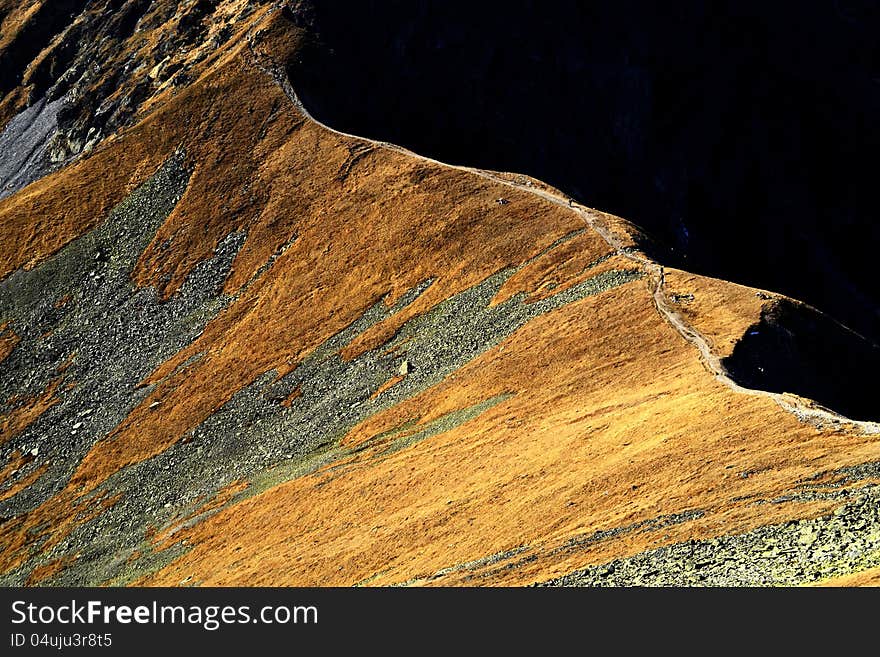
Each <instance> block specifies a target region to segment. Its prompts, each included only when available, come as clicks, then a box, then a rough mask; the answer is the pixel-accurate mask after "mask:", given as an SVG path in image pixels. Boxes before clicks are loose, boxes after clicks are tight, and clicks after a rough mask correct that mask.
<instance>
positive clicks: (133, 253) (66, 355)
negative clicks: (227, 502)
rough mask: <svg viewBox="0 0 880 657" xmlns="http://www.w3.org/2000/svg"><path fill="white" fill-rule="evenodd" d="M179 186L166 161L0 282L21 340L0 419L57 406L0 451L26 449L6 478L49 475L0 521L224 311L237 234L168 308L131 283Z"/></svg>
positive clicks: (176, 171)
mask: <svg viewBox="0 0 880 657" xmlns="http://www.w3.org/2000/svg"><path fill="white" fill-rule="evenodd" d="M188 179H189V172H188V171H187V170H186V169H185V168H184V165H183V154H182V153H178V154H176V155H175V156H174V157H172V158H171V160H170V161H169V162H167V163H166V164H165V165H163V167H162V168H161V169H160V170H159V171H158V172H157V173H156V174H155V175H154V176H153V177H152V178H151V179H150V180H149V181H148V182H146V183H145V184H144V185H142V186H141V187H140V188H139V189H138V190H136V191H135V192H133V193H132V194H131V195H130V196H129V197H128V198H127V199H126V200H125V201H123V202H122V203H121V204H120V205H119V206H117V207H116V208H115V209H114V210H113V211H112V212H111V213H110V215H109V216H108V218H107V220H105V221H104V222H103V223H102V224H101V225H100V226H98V227H97V228H95V229H94V230H92V231H91V232H89V233H87V234H85V235H83V236H81V237H79V238H78V239H76V240H74V241H73V242H71V243H70V244H68V245H67V246H65V247H64V248H63V249H61V250H60V251H59V252H58V253H57V254H55V255H54V256H52V257H51V258H49V259H48V260H46V261H45V262H43V263H42V264H40V265H39V266H37V267H36V268H34V269H33V270H30V271H24V270H19V271H16V272H14V273H13V274H11V275H10V276H8V277H7V278H6V279H5V280H3V281H2V282H0V323H2V322H3V321H7V320H8V321H9V322H10V328H11V329H12V330H13V331H14V332H15V333H16V334H17V335H18V336H19V337H20V338H21V341H20V342H19V343H18V344H17V345H16V347H15V349H14V350H13V351H12V353H11V354H10V355H9V356H8V357H7V358H6V359H4V360H3V361H2V362H0V413H4V414H6V413H9V412H11V411H12V410H14V409H15V408H17V407H19V406H21V405H23V404H27V403H29V401H28V398H30V397H33V396H36V395H39V394H40V393H41V392H43V391H44V390H45V389H46V387H47V386H48V385H49V384H50V382H52V381H53V380H58V379H60V380H61V383H60V385H59V386H58V388H57V390H56V392H55V396H56V397H57V399H58V403H57V404H55V405H54V406H53V407H51V408H50V409H49V410H47V411H46V412H45V413H43V414H42V415H41V416H40V417H39V418H38V419H37V420H36V421H34V422H33V423H32V424H31V425H30V426H29V427H27V428H26V429H25V430H24V431H23V432H22V433H21V434H20V435H18V436H16V437H14V438H12V439H11V440H9V441H8V442H7V443H6V444H5V445H4V446H3V448H2V455H3V456H4V457H6V458H9V457H10V455H11V454H12V452H13V451H15V450H19V451H21V452H22V453H27V452H30V451H32V450H34V449H37V450H38V456H37V457H36V458H35V459H34V460H33V462H32V463H30V464H29V465H28V466H26V467H24V468H22V469H21V470H20V471H19V472H18V473H17V474H16V477H15V478H16V479H20V478H23V477H25V476H27V475H28V474H30V473H31V472H32V471H33V470H34V469H36V468H37V467H39V466H41V465H43V464H48V465H49V469H48V471H47V472H46V474H44V475H43V476H42V477H40V479H39V480H38V481H37V482H36V483H35V484H34V485H32V486H30V487H29V488H27V489H26V490H24V491H22V492H20V493H19V494H17V495H15V496H14V497H12V498H10V499H8V500H5V501H3V502H0V516H2V517H13V516H17V515H19V514H21V513H24V512H27V511H28V510H30V509H33V508H34V507H36V506H37V505H39V504H40V503H42V502H43V501H45V500H46V499H47V498H48V497H50V496H51V495H53V494H54V493H55V492H57V491H58V490H59V489H60V488H62V487H63V486H64V485H65V483H66V482H67V480H68V479H69V478H70V476H71V474H72V473H73V471H74V470H75V468H76V467H77V465H78V463H79V462H80V461H81V459H82V458H83V456H84V455H85V454H86V453H87V452H88V451H89V449H91V447H92V446H93V445H94V443H95V442H96V441H98V440H100V439H102V438H105V437H106V436H107V435H108V434H109V433H110V432H111V431H112V430H113V429H114V428H115V427H116V426H117V425H118V424H119V423H120V422H121V421H122V420H123V419H124V418H125V417H126V416H127V415H128V414H129V413H130V412H131V410H132V409H133V408H134V407H136V406H137V405H138V404H139V403H140V402H141V401H142V400H143V398H144V397H145V396H146V395H147V394H148V393H149V392H150V388H148V387H141V388H138V387H137V385H138V383H139V382H140V381H141V380H142V379H143V378H145V377H146V376H147V375H149V374H150V373H151V372H152V371H153V370H154V369H155V368H156V367H157V366H158V365H159V364H161V363H162V362H163V361H165V360H166V359H167V358H169V357H170V356H172V355H173V354H174V353H176V352H177V351H179V350H180V349H181V348H183V347H184V346H186V345H187V344H189V343H191V342H192V341H193V340H194V339H195V338H196V337H197V336H198V335H199V334H200V333H201V332H202V330H203V329H204V326H205V324H206V323H207V321H208V320H209V319H210V318H212V317H214V316H215V315H216V314H217V312H218V311H219V310H220V309H221V308H222V307H223V306H224V304H225V303H226V302H227V300H225V299H223V298H221V297H220V296H219V291H220V288H221V285H222V283H223V281H224V279H225V278H226V275H227V273H228V271H229V268H230V266H231V263H232V259H233V258H234V256H235V254H236V253H237V251H238V249H239V248H240V246H241V244H242V242H243V238H244V235H239V234H233V235H230V236H229V237H227V238H226V240H224V241H223V242H221V243H220V244H219V245H218V247H217V249H216V252H215V254H214V257H213V258H212V259H210V260H208V261H206V262H203V263H201V264H200V265H198V266H197V267H196V268H195V270H194V271H193V272H192V274H191V275H190V276H189V277H188V278H187V280H186V281H185V283H184V285H183V286H182V287H181V289H180V290H179V291H178V292H177V293H176V294H175V295H174V296H173V297H172V298H171V299H169V300H168V301H160V300H159V298H158V296H157V293H156V291H155V290H154V289H152V288H147V289H136V288H135V287H134V285H133V284H132V282H131V278H130V277H131V272H132V269H133V268H134V265H135V264H136V262H137V260H138V258H139V256H140V255H141V253H142V252H143V251H144V249H145V248H146V246H147V245H148V244H149V242H150V241H151V240H152V239H153V237H154V236H155V232H156V230H157V229H158V227H159V226H160V225H161V224H162V222H163V221H164V220H165V218H166V217H167V216H168V214H169V213H170V211H171V210H172V209H173V208H174V206H175V204H176V203H177V202H178V200H179V199H180V197H181V195H182V194H183V192H184V190H185V188H186V185H187V182H188ZM61 370H63V372H62V371H61Z"/></svg>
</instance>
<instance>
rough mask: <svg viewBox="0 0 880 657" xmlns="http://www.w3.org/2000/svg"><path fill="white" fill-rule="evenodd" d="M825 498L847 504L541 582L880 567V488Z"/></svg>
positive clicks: (714, 582)
mask: <svg viewBox="0 0 880 657" xmlns="http://www.w3.org/2000/svg"><path fill="white" fill-rule="evenodd" d="M818 495H819V494H818V493H813V494H811V497H810V499H813V498H816V497H818ZM825 499H836V500H841V501H843V502H844V503H843V504H842V505H841V506H840V507H838V508H837V509H835V510H834V511H833V512H831V513H828V514H826V515H824V516H821V517H819V518H814V519H804V520H795V521H790V522H786V523H781V524H776V525H769V526H766V527H760V528H758V529H756V530H753V531H750V532H747V533H744V534H739V535H735V536H721V537H718V538H713V539H710V540H705V541H695V540H691V541H687V542H685V543H678V544H675V545H670V546H667V547H662V548H659V549H657V550H650V551H648V552H643V553H641V554H637V555H634V556H632V557H628V558H625V559H616V560H614V561H610V562H608V563H605V564H601V565H596V566H590V567H588V568H585V569H583V570H578V571H575V572H573V573H570V574H568V575H565V576H563V577H560V578H557V579H553V580H550V581H548V582H544V583H542V584H539V586H793V585H797V584H803V583H808V582H815V581H818V580H821V579H825V578H828V577H835V576H838V575H846V574H849V573H853V572H858V571H860V570H865V569H868V568H874V567H877V566H880V486H876V485H874V484H868V485H866V486H864V487H861V488H856V489H853V490H847V489H844V490H838V491H833V492H830V493H827V494H826V496H825Z"/></svg>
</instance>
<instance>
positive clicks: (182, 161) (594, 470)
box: [0, 0, 880, 585]
mask: <svg viewBox="0 0 880 657" xmlns="http://www.w3.org/2000/svg"><path fill="white" fill-rule="evenodd" d="M135 4H136V3H134V2H132V1H131V0H129V2H123V3H115V5H116V6H115V7H112V8H111V7H110V5H108V6H107V7H105V8H104V11H105V15H114V14H112V13H110V11H111V9H114V10H116V11H122V12H126V11H133V10H134V9H133V8H134V6H135ZM6 6H7V5H4V7H6ZM8 6H10V7H12V5H11V3H8ZM38 6H41V5H40V3H19V4H16V5H15V6H14V7H12V9H10V10H9V12H8V13H6V15H5V19H4V23H3V25H4V28H3V34H4V38H7V37H6V35H7V34H8V32H7V27H6V26H7V24H10V22H11V24H13V25H18V23H16V22H14V21H12V18H13V17H15V16H18V15H19V14H20V13H22V12H28V11H36V9H34V8H35V7H38ZM89 7H91V5H90V6H89ZM89 11H95V12H97V13H96V14H95V16H98V17H99V16H100V12H98V10H97V9H95V8H94V7H91V9H90V8H88V7H87V8H85V9H83V13H80V14H77V18H76V19H75V22H74V24H79V23H81V22H87V21H88V19H89V14H88V12H89ZM94 20H95V24H96V25H98V24H100V25H104V24H105V22H104V20H103V19H99V18H95V19H94ZM298 23H302V21H299V20H298V19H297V14H296V12H295V11H293V10H291V9H290V8H282V7H281V6H275V4H270V3H246V2H219V3H205V2H195V3H187V4H185V5H181V6H180V7H178V8H177V10H176V11H175V3H152V4H151V5H150V9H149V10H148V11H147V13H145V14H144V15H143V17H141V18H140V19H138V20H137V21H135V22H134V27H132V28H131V29H132V30H133V31H132V33H131V34H130V35H129V36H128V37H125V38H124V39H122V40H121V43H122V44H123V45H124V46H125V47H124V48H123V49H122V50H121V51H120V53H119V55H118V56H119V57H123V58H127V57H130V58H131V60H132V63H133V65H132V66H131V67H130V68H131V70H134V71H135V73H134V74H132V75H131V76H128V77H127V76H126V75H122V76H121V79H120V80H117V81H116V82H114V84H113V85H111V86H112V87H113V91H112V92H111V93H110V94H109V95H108V96H107V98H118V97H120V96H121V95H124V93H125V90H126V89H128V88H129V87H130V88H131V89H134V88H136V87H137V85H138V84H140V83H139V82H138V81H137V80H139V77H138V76H139V75H141V74H143V73H145V72H149V71H152V70H154V69H155V66H157V65H158V64H155V63H154V62H155V60H156V58H157V57H159V55H160V54H161V53H158V52H155V51H153V50H151V48H152V46H151V45H150V44H154V45H155V44H160V43H162V37H163V35H166V34H172V33H173V34H175V35H178V38H180V35H184V37H186V38H187V39H190V40H191V41H192V48H193V52H198V53H200V54H199V55H198V56H193V57H192V58H191V59H187V58H186V57H185V58H184V59H185V63H182V64H181V68H180V69H178V71H185V72H186V76H187V77H186V80H185V81H181V83H180V85H179V86H174V85H171V84H166V83H165V82H163V81H161V76H159V77H157V78H156V79H155V80H158V81H155V80H154V82H150V83H149V84H148V85H147V86H145V87H142V91H141V92H140V93H139V94H135V96H128V97H130V98H132V97H136V99H137V101H138V102H137V103H136V105H137V107H136V108H134V107H133V106H132V104H131V103H129V105H127V106H128V107H130V108H131V109H132V111H130V112H128V111H127V112H126V113H123V114H124V115H120V117H119V122H118V123H116V124H113V123H112V122H111V123H109V124H104V126H103V127H102V128H101V129H100V130H101V133H102V134H101V135H99V136H98V137H96V138H95V142H94V143H93V144H92V145H91V146H90V147H89V148H88V149H85V148H83V149H81V150H79V151H78V152H76V153H72V154H71V153H68V154H67V155H65V156H64V158H61V159H60V160H58V161H56V162H54V163H52V162H50V163H49V165H51V166H50V168H52V167H57V170H55V171H54V172H53V173H50V174H48V175H44V174H45V170H44V169H38V168H34V169H33V170H32V171H31V173H33V176H30V177H34V178H35V179H34V181H33V182H31V183H30V184H28V185H27V186H24V187H23V188H21V189H18V190H12V191H14V193H11V194H10V195H9V196H8V197H6V198H5V199H3V200H2V201H0V225H2V227H3V236H4V237H3V245H2V250H0V253H2V260H0V271H2V276H3V279H2V282H0V325H2V327H3V328H2V331H3V333H2V335H0V340H2V341H0V356H2V360H0V403H2V407H0V409H2V413H3V417H2V420H0V422H2V424H0V426H2V439H0V440H2V452H0V453H2V455H3V458H4V465H3V469H2V483H0V487H2V488H0V498H2V500H0V516H2V518H3V522H2V524H0V544H2V546H3V550H2V556H0V570H2V572H3V579H2V581H3V582H5V583H8V584H24V583H27V584H129V583H144V584H170V585H178V584H187V585H189V584H205V585H217V584H227V585H261V584H264V585H265V584H275V585H279V584H285V585H286V584H293V585H313V584H314V585H353V584H371V585H388V584H401V583H408V584H424V583H435V584H444V585H446V584H487V585H499V584H529V583H536V582H547V581H550V582H551V583H563V584H568V583H623V584H626V583H634V582H637V581H640V580H639V578H640V577H643V576H644V573H645V572H653V571H658V570H659V571H660V573H661V575H660V576H658V577H659V579H657V580H655V581H658V582H661V583H662V582H663V579H662V573H663V567H664V566H663V564H666V565H667V567H671V566H670V564H674V563H676V562H675V561H674V560H672V559H669V558H666V557H664V558H661V559H657V558H655V557H656V555H657V550H659V549H667V550H672V551H676V553H677V552H680V551H685V552H686V554H691V553H692V552H693V551H694V550H699V549H701V548H700V546H704V545H714V544H711V543H699V541H711V540H713V539H715V540H726V541H732V542H733V544H734V547H732V548H731V549H730V550H727V551H724V550H717V549H710V550H705V552H706V556H705V557H704V558H703V561H705V563H703V562H702V561H701V563H703V565H702V566H701V567H700V568H699V569H696V570H694V571H692V572H691V571H687V570H686V569H682V568H675V570H674V572H675V573H676V575H675V576H676V577H678V578H680V579H679V581H682V582H684V583H706V582H708V583H737V584H750V583H772V582H782V583H794V582H799V581H813V580H816V579H819V578H822V577H825V576H832V575H841V574H846V573H851V572H856V571H860V570H863V569H866V568H870V567H874V566H876V565H877V561H878V555H880V545H878V541H880V539H878V536H880V533H878V531H877V529H878V518H877V517H876V514H872V512H871V509H873V508H876V505H873V504H872V503H871V502H872V500H873V499H874V497H875V496H876V493H875V491H874V483H875V479H876V478H877V466H876V463H877V462H878V460H880V453H878V447H877V442H876V441H877V434H878V427H877V425H876V424H875V423H871V422H868V421H855V420H848V419H846V418H843V417H841V416H838V415H836V414H835V413H834V412H831V411H827V410H825V409H823V408H821V407H819V406H818V405H817V404H815V403H813V402H810V401H809V400H808V399H805V398H803V397H798V396H796V395H792V394H778V393H774V392H766V391H762V390H747V389H744V388H742V387H741V386H740V385H739V384H737V383H735V382H734V381H732V380H731V379H730V378H729V377H728V376H727V369H726V367H725V363H726V362H728V361H727V359H728V358H730V357H731V356H732V355H733V354H735V353H736V350H737V348H739V345H742V344H743V343H744V336H748V335H749V334H750V333H751V332H753V331H755V330H756V327H757V330H758V332H759V333H760V331H761V330H763V328H762V327H763V326H766V325H767V322H768V321H769V320H768V319H767V318H768V317H776V316H777V315H778V313H776V314H774V310H775V309H778V308H780V307H785V308H792V309H793V310H791V311H790V313H789V315H790V316H792V317H796V318H798V320H799V321H800V320H801V319H804V318H806V319H811V318H816V317H820V315H819V314H818V312H817V311H815V310H813V309H812V308H810V307H809V306H805V305H803V304H801V303H799V302H797V301H795V300H792V299H788V298H786V297H783V296H781V295H777V294H773V293H769V292H766V291H759V290H754V289H751V288H747V287H743V286H738V285H735V284H732V283H727V282H724V281H720V280H717V279H710V278H705V277H701V276H696V275H692V274H689V273H687V272H684V271H680V270H677V269H668V268H663V267H662V266H661V265H660V264H657V263H655V262H654V261H653V260H651V259H650V258H648V256H646V255H645V254H644V253H643V252H642V251H641V250H640V248H639V246H638V244H639V243H640V235H639V233H638V230H637V229H636V228H635V227H634V226H632V225H631V224H629V223H628V222H626V221H624V220H621V219H618V218H616V217H614V216H611V215H607V214H604V213H601V212H598V211H594V210H590V209H587V208H584V207H583V206H581V205H579V204H575V203H570V202H569V200H568V199H567V197H566V196H565V195H563V194H562V193H560V192H558V191H556V190H554V189H552V188H550V187H548V186H546V185H544V184H543V183H541V182H539V181H537V180H533V179H529V178H527V177H524V176H520V175H516V174H499V173H493V172H485V171H477V170H470V169H467V168H460V167H451V166H448V165H444V164H441V163H439V162H435V161H432V160H428V159H426V158H424V157H420V156H417V155H415V154H412V153H410V152H407V151H405V150H403V149H401V148H399V147H395V146H392V145H388V144H383V143H378V142H373V141H369V140H366V139H363V138H359V137H355V136H350V135H345V134H342V133H339V132H336V131H334V130H332V129H330V128H328V127H326V126H323V125H322V124H320V123H318V122H317V121H315V120H314V119H313V118H312V117H310V116H309V115H308V113H307V112H306V111H305V110H304V109H303V107H302V105H301V104H300V103H299V102H298V99H297V97H296V91H295V89H294V88H293V87H291V85H290V81H289V80H288V79H287V77H286V71H287V70H288V64H289V62H291V61H293V60H294V59H295V58H296V57H297V55H298V53H299V52H301V49H302V48H303V44H305V43H306V42H307V41H308V40H309V38H310V36H309V33H308V26H307V25H306V24H304V23H303V24H300V25H298ZM181 25H183V26H184V28H186V29H184V28H182V27H181ZM187 26H189V27H187ZM187 30H191V31H192V32H188V31H187ZM220 32H222V33H223V34H224V37H225V38H224V39H223V40H217V39H212V36H211V35H213V34H215V33H220ZM186 35H190V36H186ZM53 38H55V37H53ZM156 47H157V48H158V47H159V46H156ZM4 52H6V51H4ZM28 54H29V53H28ZM88 56H94V54H93V53H90V51H89V50H88V48H87V49H86V50H84V51H78V55H75V56H74V57H73V61H78V57H82V58H87V57H88ZM177 56H182V55H180V53H177V54H175V55H173V56H172V59H171V60H170V61H172V62H174V61H175V60H174V57H177ZM102 61H106V62H107V66H108V70H116V69H118V68H120V67H119V65H118V64H116V63H115V62H116V60H115V59H113V58H108V59H107V60H102ZM167 65H168V64H167V63H166V64H165V65H164V66H167ZM33 68H34V65H33V64H30V68H27V69H26V70H28V71H30V70H33ZM138 71H140V73H137V72H138ZM172 79H173V78H172ZM28 80H29V78H27V74H25V77H23V78H22V79H21V80H18V81H17V82H18V84H17V85H16V86H15V87H14V88H12V89H11V90H9V91H8V93H7V95H6V96H5V97H4V100H3V103H4V105H3V107H10V108H13V109H10V110H9V114H10V115H11V116H13V117H14V116H21V112H27V111H28V109H27V108H24V104H23V101H22V100H21V99H22V98H24V97H25V94H26V93H27V92H26V91H24V90H25V89H27V87H28ZM14 82H16V81H14ZM132 85H133V86H132ZM72 89H73V90H74V92H73V94H72V95H73V96H74V97H78V98H80V99H83V98H85V99H91V100H90V101H88V102H86V101H81V102H84V103H85V104H83V105H81V106H75V107H80V109H79V110H78V111H79V112H80V113H79V114H76V116H78V117H79V119H80V120H81V122H82V126H81V127H80V128H79V129H80V130H82V129H83V128H86V124H88V123H90V121H91V117H92V114H90V112H89V110H88V109H87V108H88V107H91V105H93V104H94V103H96V102H104V101H103V100H101V101H98V100H97V97H96V96H95V95H94V94H95V93H97V92H96V91H95V90H96V87H95V86H94V83H93V81H90V80H86V81H85V82H77V83H76V84H74V85H73V87H72ZM65 93H70V91H69V90H68V91H65ZM90 103H91V104H90ZM32 107H33V105H32ZM67 107H68V108H69V107H70V106H67ZM75 107H74V108H75ZM83 108H86V109H83ZM65 111H69V112H73V110H71V109H68V110H65ZM15 120H16V119H15V118H10V119H9V120H8V122H7V124H6V126H7V127H6V130H7V131H8V130H9V126H12V125H13V122H14V121H15ZM59 125H60V124H59ZM92 127H94V126H90V127H89V128H88V129H91V128H92ZM63 129H64V128H62V130H63ZM88 129H86V133H88ZM105 131H106V132H105ZM24 132H25V133H27V131H26V130H25V131H24ZM49 133H51V130H49ZM11 134H12V133H9V134H7V132H4V135H6V136H7V138H10V139H12V138H13V137H14V141H15V143H16V144H22V143H24V142H23V141H22V140H21V139H20V138H18V137H16V136H15V135H13V136H12V137H10V135H11ZM16 134H18V133H16ZM28 134H31V135H33V133H28ZM45 134H46V131H45V130H41V131H39V135H45ZM95 134H96V132H95V131H93V132H92V135H93V137H94V135H95ZM40 138H41V139H43V137H40ZM67 138H68V137H65V139H67ZM0 139H2V137H0ZM53 139H57V134H56V135H54V136H53V135H52V134H50V135H49V137H48V140H53ZM25 141H26V140H25ZM49 165H47V166H49ZM20 180H24V178H21V179H20ZM789 315H786V317H788V316H789ZM762 321H763V322H764V324H763V325H762V324H761V322H762ZM780 321H785V322H790V321H791V320H789V319H784V320H780ZM804 321H806V320H804ZM815 321H816V322H818V323H819V324H821V325H822V326H823V327H825V329H824V330H825V331H827V332H828V335H832V336H836V335H838V334H839V333H841V332H843V333H845V329H843V328H842V327H840V326H839V325H838V324H836V323H834V322H831V321H830V320H829V321H828V322H821V321H820V320H815ZM782 329H783V330H784V329H785V325H784V324H783V325H782ZM820 337H822V336H820ZM865 349H866V351H865V353H867V354H868V355H869V356H870V354H871V351H870V347H865ZM748 353H749V354H755V353H757V354H760V353H761V352H760V351H755V350H751V351H749V352H748ZM747 360H748V359H747ZM858 419H860V420H861V419H868V418H858ZM870 419H876V418H870ZM793 521H794V522H795V523H797V524H790V523H792V522H793ZM792 527H796V528H797V529H798V530H800V529H801V528H807V529H809V530H810V531H811V532H812V533H811V534H809V535H810V536H815V538H814V539H812V540H801V539H802V536H806V535H807V533H805V532H800V531H798V532H795V531H793V530H792V529H791V528H792ZM829 528H830V529H829ZM826 529H827V530H828V531H833V530H839V531H837V533H836V534H834V536H835V538H834V539H833V541H832V542H831V546H832V549H829V547H828V546H829V542H828V541H826V540H824V539H823V537H824V536H825V534H824V533H823V532H825V531H826ZM731 536H734V537H736V538H719V537H731ZM768 537H769V539H772V540H773V541H774V543H773V546H772V547H765V545H769V544H770V543H769V542H768V540H769V539H768ZM755 546H758V547H757V548H756V547H755ZM837 548H840V550H839V553H838V552H837V551H835V550H836V549H837ZM774 550H775V552H774ZM787 550H795V551H796V552H795V553H794V554H795V556H794V557H792V556H791V554H792V553H790V552H788V551H787ZM765 552H768V553H769V554H765ZM663 554H665V553H663ZM640 559H641V561H639V560H640ZM792 559H793V560H794V561H795V565H794V566H792V567H790V568H789V567H788V566H789V565H790V564H788V561H790V560H792ZM642 562H646V563H648V566H646V567H644V568H643V567H642V566H641V565H640V564H642ZM609 563H612V564H626V565H625V566H623V565H618V566H615V567H613V568H609V567H608V566H607V565H605V564H609ZM656 563H660V564H661V565H660V566H659V567H657V566H656ZM652 564H655V565H652ZM603 565H604V566H603ZM597 566H598V567H597ZM783 566H784V567H783ZM590 567H597V568H596V572H595V573H594V572H593V571H590V572H589V573H588V574H586V575H585V574H584V569H585V568H590ZM700 570H702V571H703V573H710V575H711V576H708V577H705V576H704V578H703V579H701V578H700V575H701V573H700ZM615 573H617V575H615ZM620 573H631V575H629V576H627V577H624V578H622V579H621V577H620ZM564 576H568V577H569V579H567V580H566V579H562V580H557V579H556V578H560V577H563V578H564Z"/></svg>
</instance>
